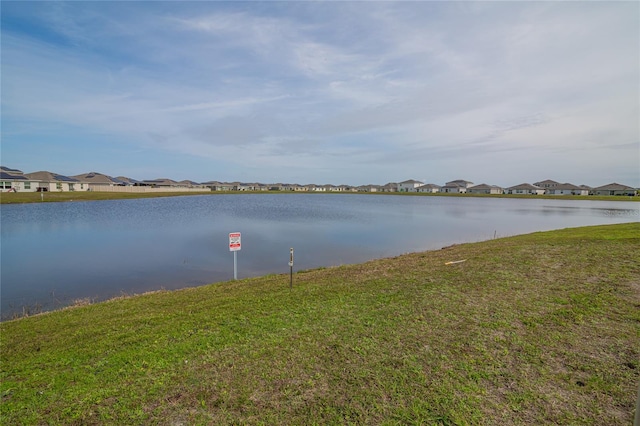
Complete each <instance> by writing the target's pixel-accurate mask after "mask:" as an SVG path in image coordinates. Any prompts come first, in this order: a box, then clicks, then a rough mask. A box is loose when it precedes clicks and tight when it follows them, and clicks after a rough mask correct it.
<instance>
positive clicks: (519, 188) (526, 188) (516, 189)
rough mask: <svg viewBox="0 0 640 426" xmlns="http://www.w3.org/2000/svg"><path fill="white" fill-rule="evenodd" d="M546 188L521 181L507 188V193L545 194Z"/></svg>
mask: <svg viewBox="0 0 640 426" xmlns="http://www.w3.org/2000/svg"><path fill="white" fill-rule="evenodd" d="M544 191H545V190H544V189H543V188H540V187H539V186H535V185H531V184H530V183H521V184H520V185H516V186H511V187H509V188H506V189H505V192H506V193H507V194H525V195H543V194H544Z"/></svg>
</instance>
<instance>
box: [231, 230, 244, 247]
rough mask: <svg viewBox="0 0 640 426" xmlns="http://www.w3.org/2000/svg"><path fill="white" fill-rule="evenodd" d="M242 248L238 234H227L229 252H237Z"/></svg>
mask: <svg viewBox="0 0 640 426" xmlns="http://www.w3.org/2000/svg"><path fill="white" fill-rule="evenodd" d="M241 246H242V243H241V240H240V233H239V232H232V233H230V234H229V251H238V250H240V248H241Z"/></svg>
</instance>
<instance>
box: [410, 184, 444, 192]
mask: <svg viewBox="0 0 640 426" xmlns="http://www.w3.org/2000/svg"><path fill="white" fill-rule="evenodd" d="M416 191H417V192H427V193H430V194H435V193H436V192H440V185H436V184H435V183H427V184H425V185H421V186H419V187H417V188H416Z"/></svg>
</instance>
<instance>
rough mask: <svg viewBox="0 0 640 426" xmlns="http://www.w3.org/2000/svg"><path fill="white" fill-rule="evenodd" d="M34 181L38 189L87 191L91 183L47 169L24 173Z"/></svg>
mask: <svg viewBox="0 0 640 426" xmlns="http://www.w3.org/2000/svg"><path fill="white" fill-rule="evenodd" d="M24 176H25V177H26V178H27V179H29V180H30V181H32V182H37V185H38V186H37V189H36V191H63V192H67V191H86V190H87V189H89V185H86V184H84V183H81V182H79V181H78V180H77V179H74V178H71V177H69V176H64V175H59V174H57V173H51V172H47V171H40V172H33V173H26V174H25V175H24Z"/></svg>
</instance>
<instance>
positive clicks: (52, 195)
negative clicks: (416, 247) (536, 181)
mask: <svg viewBox="0 0 640 426" xmlns="http://www.w3.org/2000/svg"><path fill="white" fill-rule="evenodd" d="M229 194H318V195H322V194H360V195H376V196H384V195H403V196H409V197H480V198H528V199H542V198H545V199H548V200H592V201H593V200H596V201H637V202H640V197H623V196H613V195H611V196H605V195H584V196H576V195H518V194H513V195H505V194H502V195H488V194H445V193H442V194H440V193H437V194H429V193H418V192H394V193H389V192H371V193H369V192H366V193H365V192H325V193H323V192H290V191H276V192H273V191H266V192H265V191H257V192H252V191H224V192H211V191H204V192H158V193H144V192H142V193H129V192H99V191H90V192H45V193H44V195H42V194H41V193H39V192H10V193H7V192H3V193H0V204H23V203H41V202H45V203H51V202H62V201H97V200H122V199H132V198H156V197H175V196H181V195H182V196H185V195H229Z"/></svg>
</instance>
